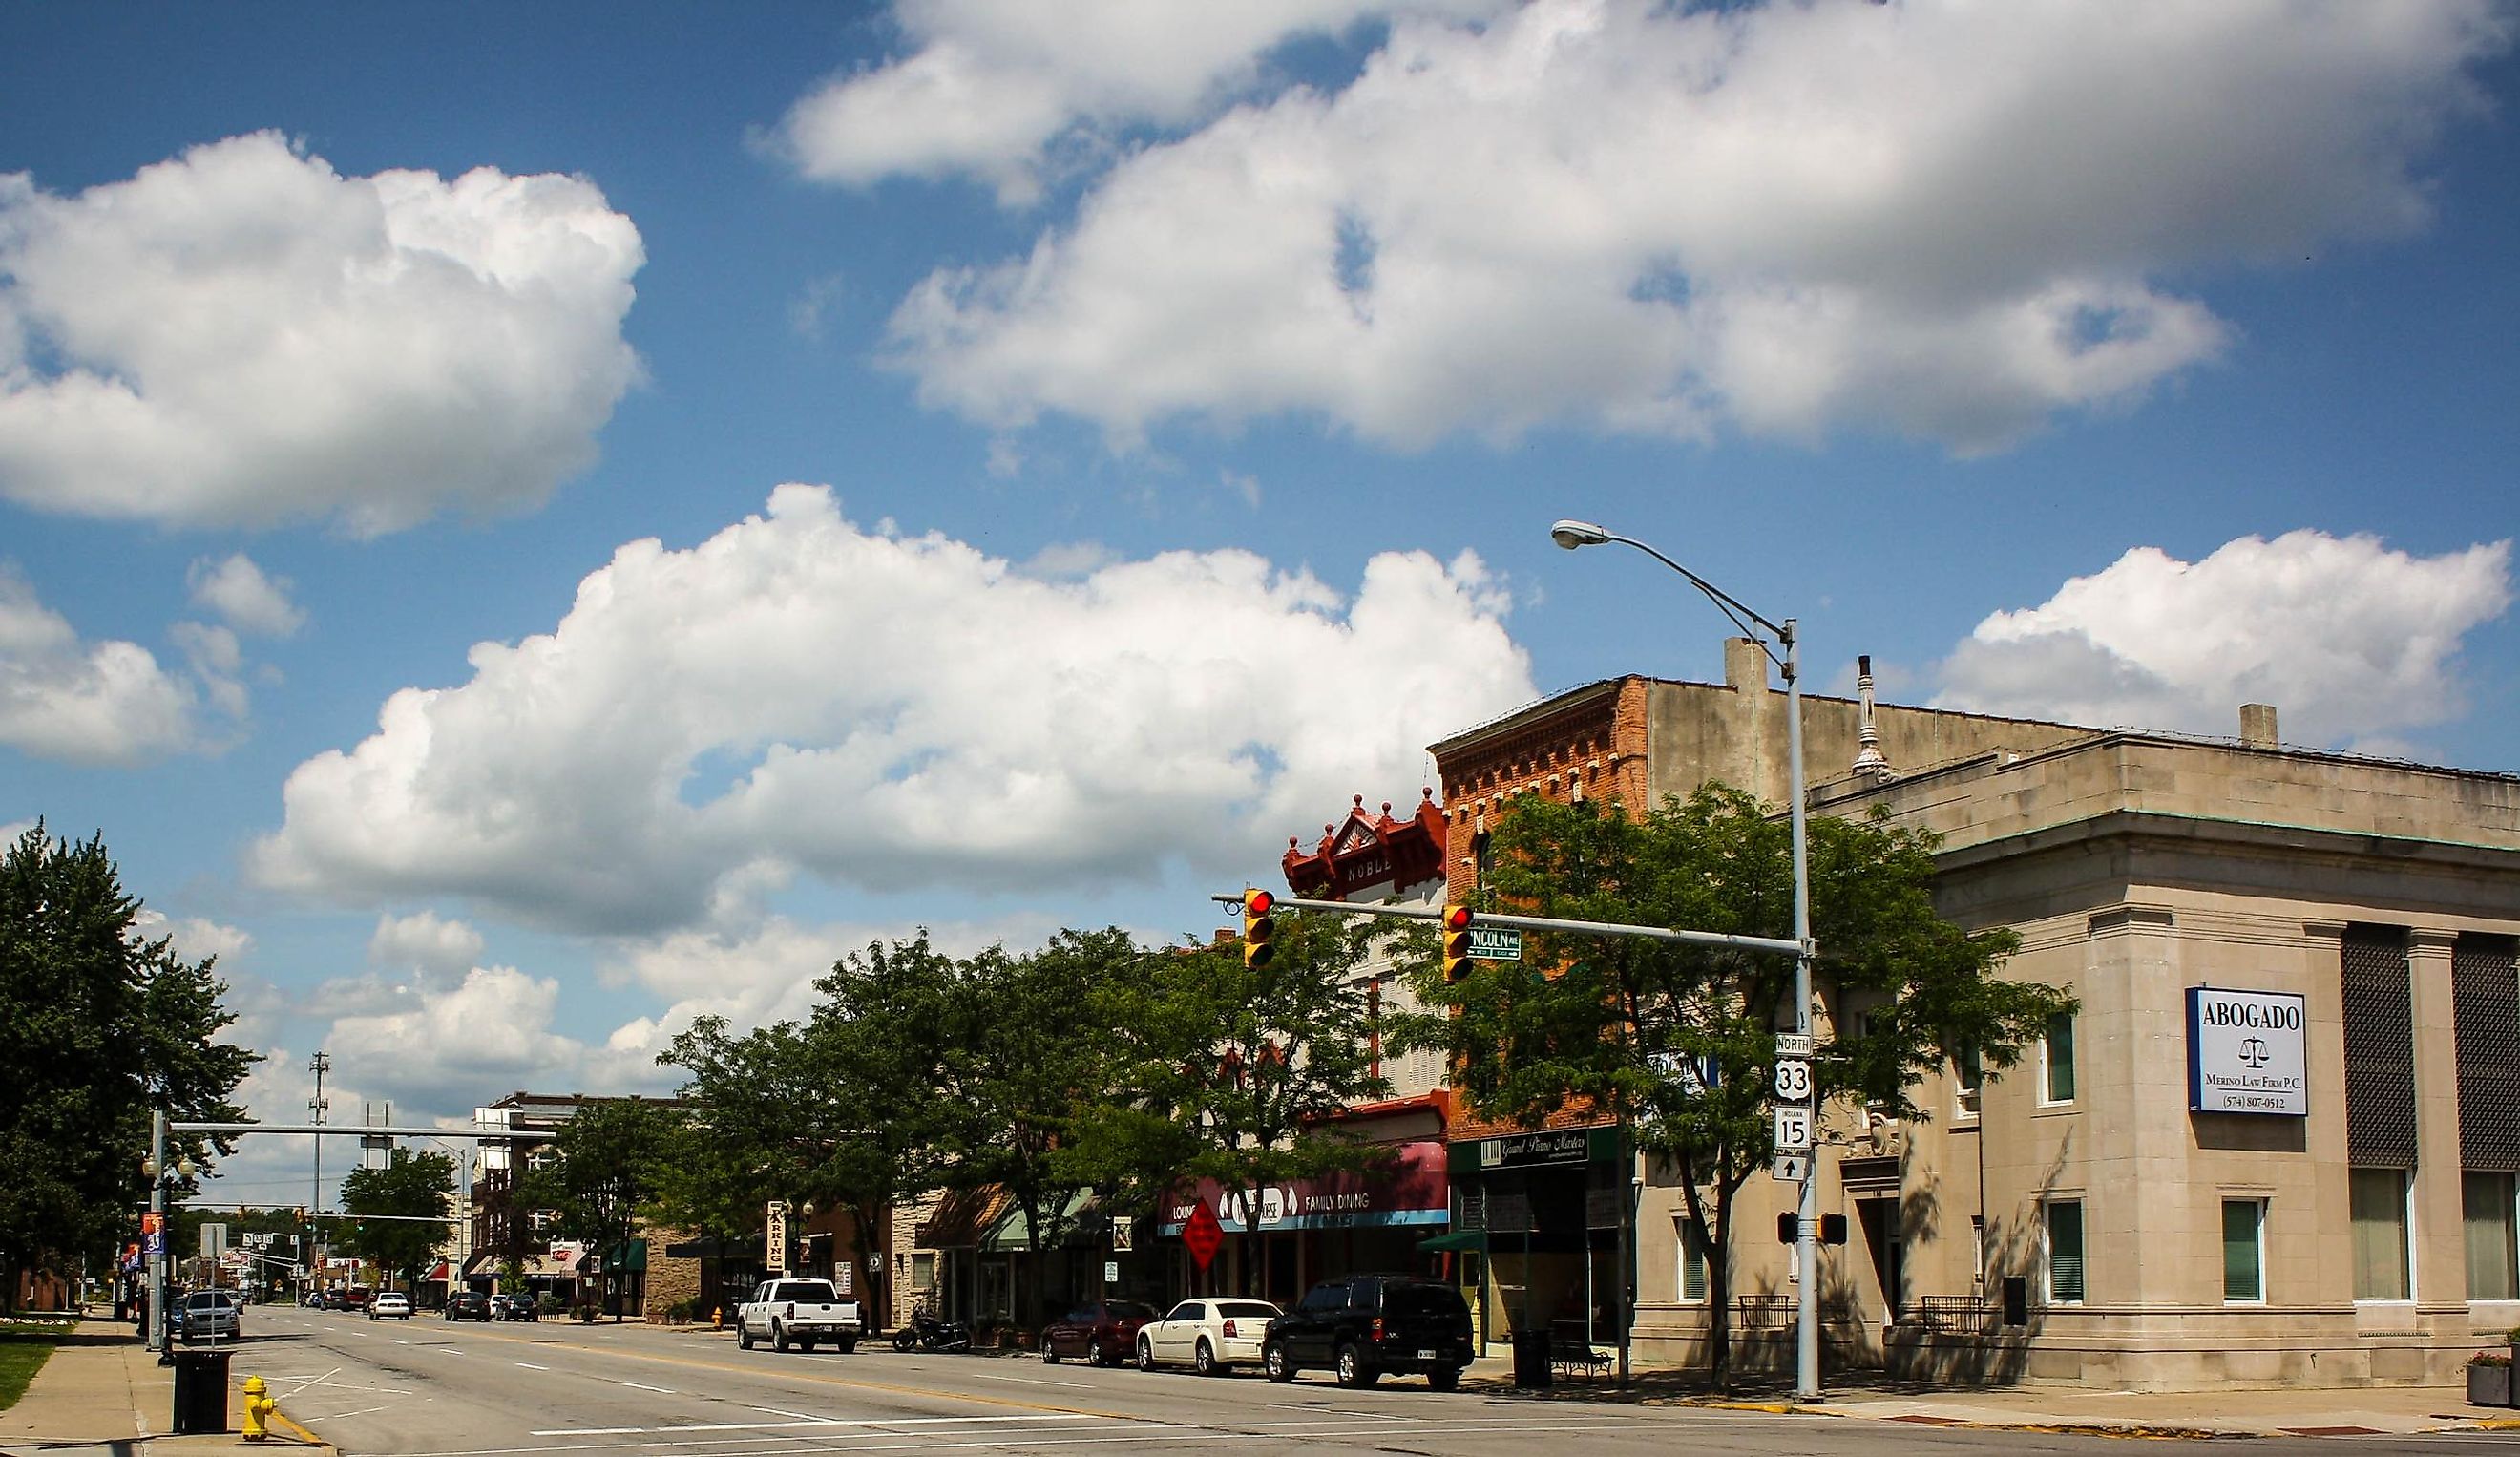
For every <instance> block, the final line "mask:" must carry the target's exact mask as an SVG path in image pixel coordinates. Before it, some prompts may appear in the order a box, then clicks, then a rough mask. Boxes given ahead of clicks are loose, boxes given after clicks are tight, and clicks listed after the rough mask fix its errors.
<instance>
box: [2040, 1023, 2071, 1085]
mask: <svg viewBox="0 0 2520 1457" xmlns="http://www.w3.org/2000/svg"><path fill="white" fill-rule="evenodd" d="M2039 1067H2040V1075H2041V1078H2042V1082H2041V1085H2040V1096H2041V1099H2042V1100H2043V1101H2045V1102H2048V1103H2071V1102H2073V1101H2074V1014H2073V1013H2071V1012H2059V1013H2057V1014H2056V1015H2055V1016H2053V1017H2051V1018H2049V1019H2048V1035H2047V1036H2046V1037H2044V1038H2042V1039H2041V1041H2040V1044H2039Z"/></svg>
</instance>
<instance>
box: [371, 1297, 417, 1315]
mask: <svg viewBox="0 0 2520 1457" xmlns="http://www.w3.org/2000/svg"><path fill="white" fill-rule="evenodd" d="M368 1319H370V1320H409V1319H411V1297H409V1296H407V1295H404V1294H403V1293H402V1292H401V1291H398V1290H381V1291H378V1292H377V1293H376V1296H375V1298H372V1299H370V1300H369V1301H368Z"/></svg>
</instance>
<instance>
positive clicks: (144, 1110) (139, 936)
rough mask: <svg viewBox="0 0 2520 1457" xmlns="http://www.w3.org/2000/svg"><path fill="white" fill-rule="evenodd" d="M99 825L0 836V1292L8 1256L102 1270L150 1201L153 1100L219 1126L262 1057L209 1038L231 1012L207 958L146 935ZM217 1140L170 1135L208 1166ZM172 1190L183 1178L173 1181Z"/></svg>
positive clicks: (13, 1266)
mask: <svg viewBox="0 0 2520 1457" xmlns="http://www.w3.org/2000/svg"><path fill="white" fill-rule="evenodd" d="M140 911H141V902H140V900H139V898H138V897H136V896H133V895H131V894H129V893H127V892H126V891H125V890H124V889H123V888H122V883H121V875H120V871H119V870H118V869H117V868H116V866H115V865H114V863H113V860H112V856H110V855H108V854H107V853H106V849H105V842H104V840H103V838H102V837H98V838H95V839H91V840H89V841H88V842H85V843H83V844H81V843H74V842H69V841H66V840H56V839H54V838H52V837H51V836H50V835H48V834H47V833H46V832H45V829H44V826H43V824H42V823H41V822H40V821H39V822H38V823H37V824H36V825H35V826H34V828H32V829H30V830H27V831H26V832H24V833H23V834H22V835H21V836H19V837H18V839H17V840H16V841H14V842H11V843H9V844H8V845H7V846H6V847H5V848H0V1045H5V1046H7V1047H9V1048H10V1049H11V1050H12V1054H13V1056H12V1058H11V1068H12V1070H11V1074H10V1076H8V1077H7V1078H5V1079H0V1303H5V1302H7V1301H8V1300H10V1299H12V1298H14V1293H15V1292H16V1290H17V1287H18V1281H17V1272H18V1270H19V1269H21V1268H25V1267H29V1266H36V1265H43V1264H48V1263H54V1262H64V1263H66V1262H67V1261H69V1260H72V1259H75V1258H76V1257H78V1256H80V1255H85V1256H88V1257H89V1262H90V1265H91V1267H97V1268H101V1267H105V1265H106V1262H107V1260H108V1259H109V1257H110V1256H111V1254H112V1251H113V1249H114V1247H115V1244H116V1242H117V1240H119V1239H127V1238H133V1237H135V1234H134V1231H133V1229H132V1216H131V1210H132V1209H134V1208H136V1207H141V1206H143V1205H145V1204H147V1203H148V1197H149V1190H148V1181H147V1179H146V1177H145V1176H144V1175H143V1174H142V1173H141V1170H140V1164H141V1161H142V1160H143V1159H145V1158H146V1157H147V1156H148V1153H149V1138H150V1112H151V1110H152V1109H158V1110H162V1111H163V1112H164V1113H165V1114H166V1115H167V1116H169V1117H171V1118H175V1119H180V1120H186V1121H203V1122H231V1121H237V1120H240V1119H242V1118H243V1117H244V1110H242V1109H240V1108H239V1107H237V1105H236V1104H234V1103H233V1102H231V1101H229V1095H230V1094H231V1093H233V1092H234V1091H235V1090H236V1087H237V1084H238V1083H240V1082H242V1081H244V1079H245V1076H246V1073H247V1072H248V1070H250V1069H251V1068H252V1066H253V1064H254V1063H255V1062H257V1061H259V1058H258V1057H257V1055H256V1054H254V1053H251V1052H248V1051H246V1050H245V1049H243V1048H240V1047H236V1046H234V1045H232V1044H230V1043H227V1042H223V1041H220V1040H219V1032H220V1030H221V1029H222V1028H224V1027H226V1026H227V1025H228V1024H230V1023H232V1022H234V1021H235V1018H234V1017H233V1015H231V1014H230V1013H229V1012H227V1011H226V1009H224V1008H223V1007H221V1006H220V1005H219V998H220V997H221V996H223V995H225V994H226V991H227V987H226V985H225V984H224V983H222V982H221V981H219V980H218V979H217V978H216V977H214V976H213V975H211V968H212V965H213V964H214V961H215V958H204V959H203V960H202V961H199V962H188V961H185V960H184V959H182V958H181V957H179V956H177V955H175V954H174V951H173V949H172V945H171V942H170V941H169V940H168V938H166V937H163V936H159V937H156V938H152V937H149V936H147V935H144V934H143V933H141V930H140V919H139V918H140ZM230 1151H231V1145H230V1144H229V1143H228V1142H227V1141H225V1140H203V1139H199V1138H181V1139H176V1140H174V1141H173V1142H172V1143H171V1144H170V1147H169V1149H168V1154H167V1159H168V1161H169V1162H170V1163H171V1162H173V1161H174V1160H175V1159H176V1158H177V1157H178V1156H179V1154H189V1155H190V1156H191V1157H192V1158H193V1159H194V1161H196V1162H197V1163H201V1164H203V1165H207V1164H208V1163H210V1162H212V1161H213V1155H214V1153H215V1154H226V1153H228V1152H230ZM174 1192H175V1193H176V1194H177V1196H179V1197H180V1195H181V1194H182V1193H184V1192H187V1191H185V1190H183V1189H178V1190H176V1191H174Z"/></svg>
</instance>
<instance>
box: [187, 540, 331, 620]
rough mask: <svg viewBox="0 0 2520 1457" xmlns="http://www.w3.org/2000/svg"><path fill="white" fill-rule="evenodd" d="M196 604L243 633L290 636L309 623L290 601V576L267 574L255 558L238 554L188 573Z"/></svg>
mask: <svg viewBox="0 0 2520 1457" xmlns="http://www.w3.org/2000/svg"><path fill="white" fill-rule="evenodd" d="M184 583H185V585H186V586H188V587H190V588H191V589H192V593H193V601H194V603H195V604H197V605H198V606H201V607H205V608H207V609H209V610H210V611H211V612H214V613H216V614H218V615H220V616H221V617H222V618H224V619H225V620H226V622H227V624H228V626H229V627H231V628H233V629H235V630H236V631H239V632H250V633H255V634H258V635H260V636H263V637H287V636H289V635H290V634H292V633H293V632H295V631H296V630H297V629H298V628H300V627H302V626H304V625H305V624H306V614H305V612H304V611H303V610H301V609H300V608H299V607H298V606H297V604H295V603H293V602H292V601H290V600H289V591H290V587H291V586H292V583H291V582H290V580H289V579H288V578H287V577H274V576H268V575H265V574H264V572H263V569H261V568H259V567H257V566H255V565H254V563H253V559H252V558H251V557H248V556H247V555H246V554H245V553H243V552H234V553H231V554H229V555H228V556H227V557H225V558H224V559H222V560H219V561H216V562H213V561H211V560H210V559H209V558H207V557H203V558H202V559H201V560H200V561H197V562H195V563H194V564H193V565H192V568H191V569H190V570H188V571H187V572H185V574H184Z"/></svg>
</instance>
